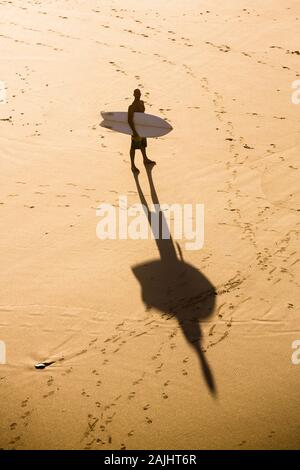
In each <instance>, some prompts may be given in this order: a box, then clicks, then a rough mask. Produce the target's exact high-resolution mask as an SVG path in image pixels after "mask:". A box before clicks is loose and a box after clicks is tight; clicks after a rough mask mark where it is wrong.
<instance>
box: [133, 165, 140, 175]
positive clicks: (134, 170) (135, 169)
mask: <svg viewBox="0 0 300 470" xmlns="http://www.w3.org/2000/svg"><path fill="white" fill-rule="evenodd" d="M131 171H132V173H136V174H137V175H138V174H139V172H140V170H139V169H138V168H137V167H136V166H132V167H131Z"/></svg>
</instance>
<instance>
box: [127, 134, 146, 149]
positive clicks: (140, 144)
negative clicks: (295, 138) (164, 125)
mask: <svg viewBox="0 0 300 470" xmlns="http://www.w3.org/2000/svg"><path fill="white" fill-rule="evenodd" d="M146 147H147V139H146V138H145V137H142V139H141V140H137V139H135V138H134V137H133V136H131V150H137V149H144V148H146Z"/></svg>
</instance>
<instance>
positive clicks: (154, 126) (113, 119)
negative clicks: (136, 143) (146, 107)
mask: <svg viewBox="0 0 300 470" xmlns="http://www.w3.org/2000/svg"><path fill="white" fill-rule="evenodd" d="M101 116H102V117H103V119H104V120H103V121H102V122H101V124H100V126H102V127H105V128H106V129H111V130H113V131H116V132H121V133H122V134H128V135H131V134H132V129H131V127H130V126H129V124H128V114H127V113H125V112H102V113H101ZM133 122H134V126H135V128H136V130H137V133H138V134H139V136H140V137H161V136H162V135H166V134H168V133H169V132H171V130H172V129H173V128H172V126H171V125H170V124H169V123H168V122H167V121H165V120H164V119H162V118H160V117H158V116H154V115H153V114H147V113H134V115H133Z"/></svg>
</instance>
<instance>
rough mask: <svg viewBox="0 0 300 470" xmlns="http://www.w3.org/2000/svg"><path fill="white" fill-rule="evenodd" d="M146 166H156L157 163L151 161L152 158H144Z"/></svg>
mask: <svg viewBox="0 0 300 470" xmlns="http://www.w3.org/2000/svg"><path fill="white" fill-rule="evenodd" d="M144 164H145V165H156V162H154V161H153V160H150V158H144Z"/></svg>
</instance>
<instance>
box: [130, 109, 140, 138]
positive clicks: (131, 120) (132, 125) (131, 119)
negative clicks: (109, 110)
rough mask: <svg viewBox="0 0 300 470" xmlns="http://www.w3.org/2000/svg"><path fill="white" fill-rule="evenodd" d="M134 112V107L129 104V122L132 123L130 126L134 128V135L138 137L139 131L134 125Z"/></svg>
mask: <svg viewBox="0 0 300 470" xmlns="http://www.w3.org/2000/svg"><path fill="white" fill-rule="evenodd" d="M133 114H134V111H133V110H132V107H131V106H129V108H128V124H129V125H130V127H131V129H132V132H133V135H134V136H135V137H137V136H138V133H137V131H136V128H135V127H134V122H133Z"/></svg>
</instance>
